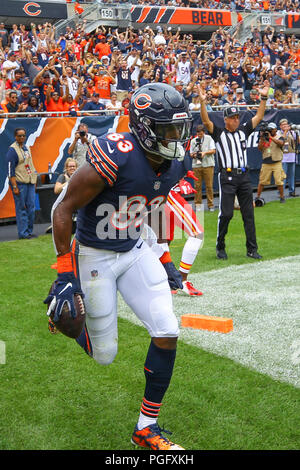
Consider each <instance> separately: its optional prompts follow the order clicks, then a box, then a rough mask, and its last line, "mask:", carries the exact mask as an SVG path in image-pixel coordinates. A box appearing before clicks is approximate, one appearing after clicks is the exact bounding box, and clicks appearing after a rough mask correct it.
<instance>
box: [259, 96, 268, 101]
mask: <svg viewBox="0 0 300 470" xmlns="http://www.w3.org/2000/svg"><path fill="white" fill-rule="evenodd" d="M260 100H261V101H267V100H268V97H267V96H262V97H261V99H260Z"/></svg>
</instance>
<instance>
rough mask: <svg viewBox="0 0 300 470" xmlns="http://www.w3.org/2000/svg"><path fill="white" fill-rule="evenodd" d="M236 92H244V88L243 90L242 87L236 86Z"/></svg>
mask: <svg viewBox="0 0 300 470" xmlns="http://www.w3.org/2000/svg"><path fill="white" fill-rule="evenodd" d="M236 92H237V93H244V90H243V88H237V89H236Z"/></svg>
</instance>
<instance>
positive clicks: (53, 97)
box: [45, 85, 66, 117]
mask: <svg viewBox="0 0 300 470" xmlns="http://www.w3.org/2000/svg"><path fill="white" fill-rule="evenodd" d="M65 101H66V96H63V97H61V96H59V93H58V91H56V90H54V91H53V88H52V86H51V85H48V87H47V89H46V103H45V105H46V111H65V106H64V104H65ZM50 116H52V117H54V116H58V114H56V113H52V114H50Z"/></svg>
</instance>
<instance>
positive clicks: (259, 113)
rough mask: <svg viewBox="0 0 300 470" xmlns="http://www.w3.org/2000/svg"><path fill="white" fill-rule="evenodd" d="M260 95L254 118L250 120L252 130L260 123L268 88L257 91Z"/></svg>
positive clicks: (263, 113)
mask: <svg viewBox="0 0 300 470" xmlns="http://www.w3.org/2000/svg"><path fill="white" fill-rule="evenodd" d="M258 91H259V93H260V105H259V107H258V110H257V112H256V114H255V116H254V117H253V118H252V126H253V129H255V127H256V126H258V124H259V123H260V121H262V119H263V118H264V115H265V110H266V104H267V100H268V94H269V87H268V86H266V87H264V88H261V89H260V90H258Z"/></svg>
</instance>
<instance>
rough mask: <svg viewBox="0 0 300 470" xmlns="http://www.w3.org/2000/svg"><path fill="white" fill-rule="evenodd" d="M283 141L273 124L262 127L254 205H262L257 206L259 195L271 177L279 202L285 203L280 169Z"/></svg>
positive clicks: (259, 199)
mask: <svg viewBox="0 0 300 470" xmlns="http://www.w3.org/2000/svg"><path fill="white" fill-rule="evenodd" d="M284 140H285V139H284V138H283V137H282V136H280V135H277V126H276V124H275V123H274V122H270V123H269V124H267V125H266V126H263V127H262V129H261V131H260V137H259V141H258V150H260V151H261V152H262V158H263V162H262V166H261V170H260V174H259V183H258V188H257V198H256V199H255V204H256V205H262V204H259V202H260V201H261V198H260V195H261V193H262V191H263V189H264V187H265V186H266V185H268V184H270V182H271V177H272V175H273V177H274V181H275V184H276V186H277V188H278V191H279V195H280V202H281V203H284V202H285V198H284V190H283V182H284V179H285V177H286V175H285V173H284V171H283V169H282V157H283V146H284Z"/></svg>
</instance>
